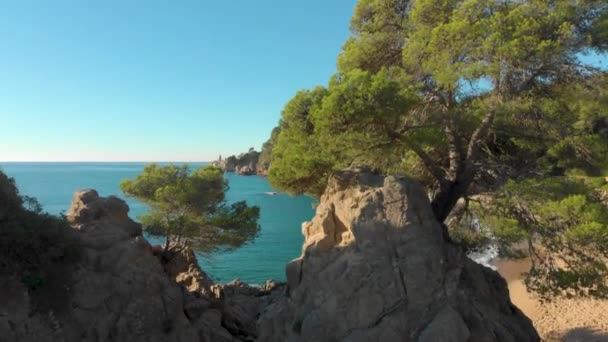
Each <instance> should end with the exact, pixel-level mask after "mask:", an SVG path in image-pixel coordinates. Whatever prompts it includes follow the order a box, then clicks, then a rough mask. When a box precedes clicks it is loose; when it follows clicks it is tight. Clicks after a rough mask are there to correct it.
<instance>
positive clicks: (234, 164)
mask: <svg viewBox="0 0 608 342" xmlns="http://www.w3.org/2000/svg"><path fill="white" fill-rule="evenodd" d="M259 157H260V152H257V151H256V150H254V149H253V147H252V148H250V149H249V151H248V152H247V153H241V154H240V155H238V156H230V157H228V158H226V159H221V157H220V159H218V160H216V161H214V162H212V163H211V164H212V165H214V166H217V167H220V168H222V169H223V170H224V171H226V172H236V173H238V174H239V175H242V176H251V175H255V174H256V168H257V165H258V159H259Z"/></svg>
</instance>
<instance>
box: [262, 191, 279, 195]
mask: <svg viewBox="0 0 608 342" xmlns="http://www.w3.org/2000/svg"><path fill="white" fill-rule="evenodd" d="M264 194H265V195H268V196H276V195H277V193H276V192H274V191H268V192H265V193H264Z"/></svg>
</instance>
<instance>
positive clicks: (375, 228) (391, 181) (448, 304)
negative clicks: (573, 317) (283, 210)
mask: <svg viewBox="0 0 608 342" xmlns="http://www.w3.org/2000/svg"><path fill="white" fill-rule="evenodd" d="M302 232H303V234H304V237H305V241H304V246H303V248H302V256H301V257H300V258H298V259H296V260H294V261H292V262H290V263H289V264H288V265H287V280H288V295H287V296H283V297H280V298H278V299H277V300H275V301H274V302H273V303H272V304H271V305H269V306H268V307H267V308H265V312H264V314H263V315H262V316H261V318H260V320H259V329H258V330H259V336H260V337H259V338H260V340H262V341H538V340H539V336H538V334H537V333H536V331H535V329H534V327H533V325H532V323H531V321H530V320H529V319H528V318H527V317H525V316H524V315H523V314H522V313H521V311H520V310H519V309H518V308H516V307H515V306H514V305H513V304H512V303H511V301H510V299H509V292H508V288H507V284H506V282H505V281H504V279H503V278H501V277H500V275H499V274H498V273H496V272H495V271H493V270H491V269H489V268H486V267H483V266H481V265H478V264H476V263H474V262H473V261H471V260H469V259H468V258H467V257H466V256H465V255H464V253H463V252H462V250H461V249H460V248H458V247H457V246H454V245H451V244H450V243H448V242H446V241H444V239H443V238H442V230H441V227H440V225H439V223H438V222H437V221H436V220H435V218H434V215H433V213H432V210H431V207H430V204H429V201H428V198H427V196H426V194H425V191H424V189H423V188H422V187H421V186H420V185H419V184H417V183H415V182H414V181H412V180H409V179H407V178H396V177H383V176H380V175H376V174H373V173H370V172H367V171H356V170H347V171H343V172H340V173H337V174H336V175H335V176H333V177H332V178H331V179H330V181H329V185H328V187H327V190H326V191H325V193H324V194H323V196H322V197H321V200H320V204H319V206H318V207H317V213H316V215H315V217H314V218H313V220H312V221H311V222H306V223H304V224H303V225H302Z"/></svg>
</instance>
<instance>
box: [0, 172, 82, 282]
mask: <svg viewBox="0 0 608 342" xmlns="http://www.w3.org/2000/svg"><path fill="white" fill-rule="evenodd" d="M80 254H81V252H80V247H79V245H78V241H77V238H76V236H75V235H74V233H73V231H72V229H71V228H70V227H69V226H68V224H67V222H66V220H65V219H64V218H63V217H56V216H52V215H49V214H47V213H43V212H42V207H41V205H40V204H39V203H38V201H36V199H35V198H32V197H28V196H23V195H20V194H19V191H18V189H17V187H16V184H15V181H14V179H12V178H9V177H8V176H6V175H5V174H4V173H3V172H1V171H0V274H14V275H18V276H20V277H22V279H23V282H24V283H25V284H26V285H27V286H28V288H29V289H30V290H36V289H39V288H41V287H43V286H44V285H45V284H46V283H47V277H48V276H49V274H48V272H50V270H52V269H53V268H54V267H55V265H57V264H70V263H74V262H77V261H78V260H79V258H80Z"/></svg>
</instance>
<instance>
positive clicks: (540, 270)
mask: <svg viewBox="0 0 608 342" xmlns="http://www.w3.org/2000/svg"><path fill="white" fill-rule="evenodd" d="M594 183H595V182H594V181H591V182H590V181H589V180H587V179H585V178H570V177H551V178H545V179H536V180H535V179H527V180H522V181H519V182H516V181H509V182H508V183H507V184H506V185H505V186H504V187H503V188H502V189H501V191H499V192H497V193H496V197H495V203H494V204H493V205H492V206H490V207H489V208H486V211H485V212H483V213H482V217H483V221H484V223H485V224H487V225H488V226H491V227H493V234H494V235H495V236H496V237H497V238H498V240H499V241H500V242H501V243H502V247H503V248H505V249H508V248H510V247H512V246H516V243H518V242H525V243H526V246H527V248H528V249H529V256H530V257H531V258H532V261H533V266H532V269H531V271H530V273H529V274H528V277H527V284H528V286H529V287H530V288H531V289H532V290H534V291H536V292H538V293H539V294H540V295H541V296H543V297H544V298H551V297H552V296H556V295H582V296H599V297H607V296H608V268H607V267H606V261H607V260H608V206H607V205H606V203H602V200H601V197H600V196H599V194H598V192H597V188H595V187H594V185H595V184H596V183H595V184H594Z"/></svg>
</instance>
